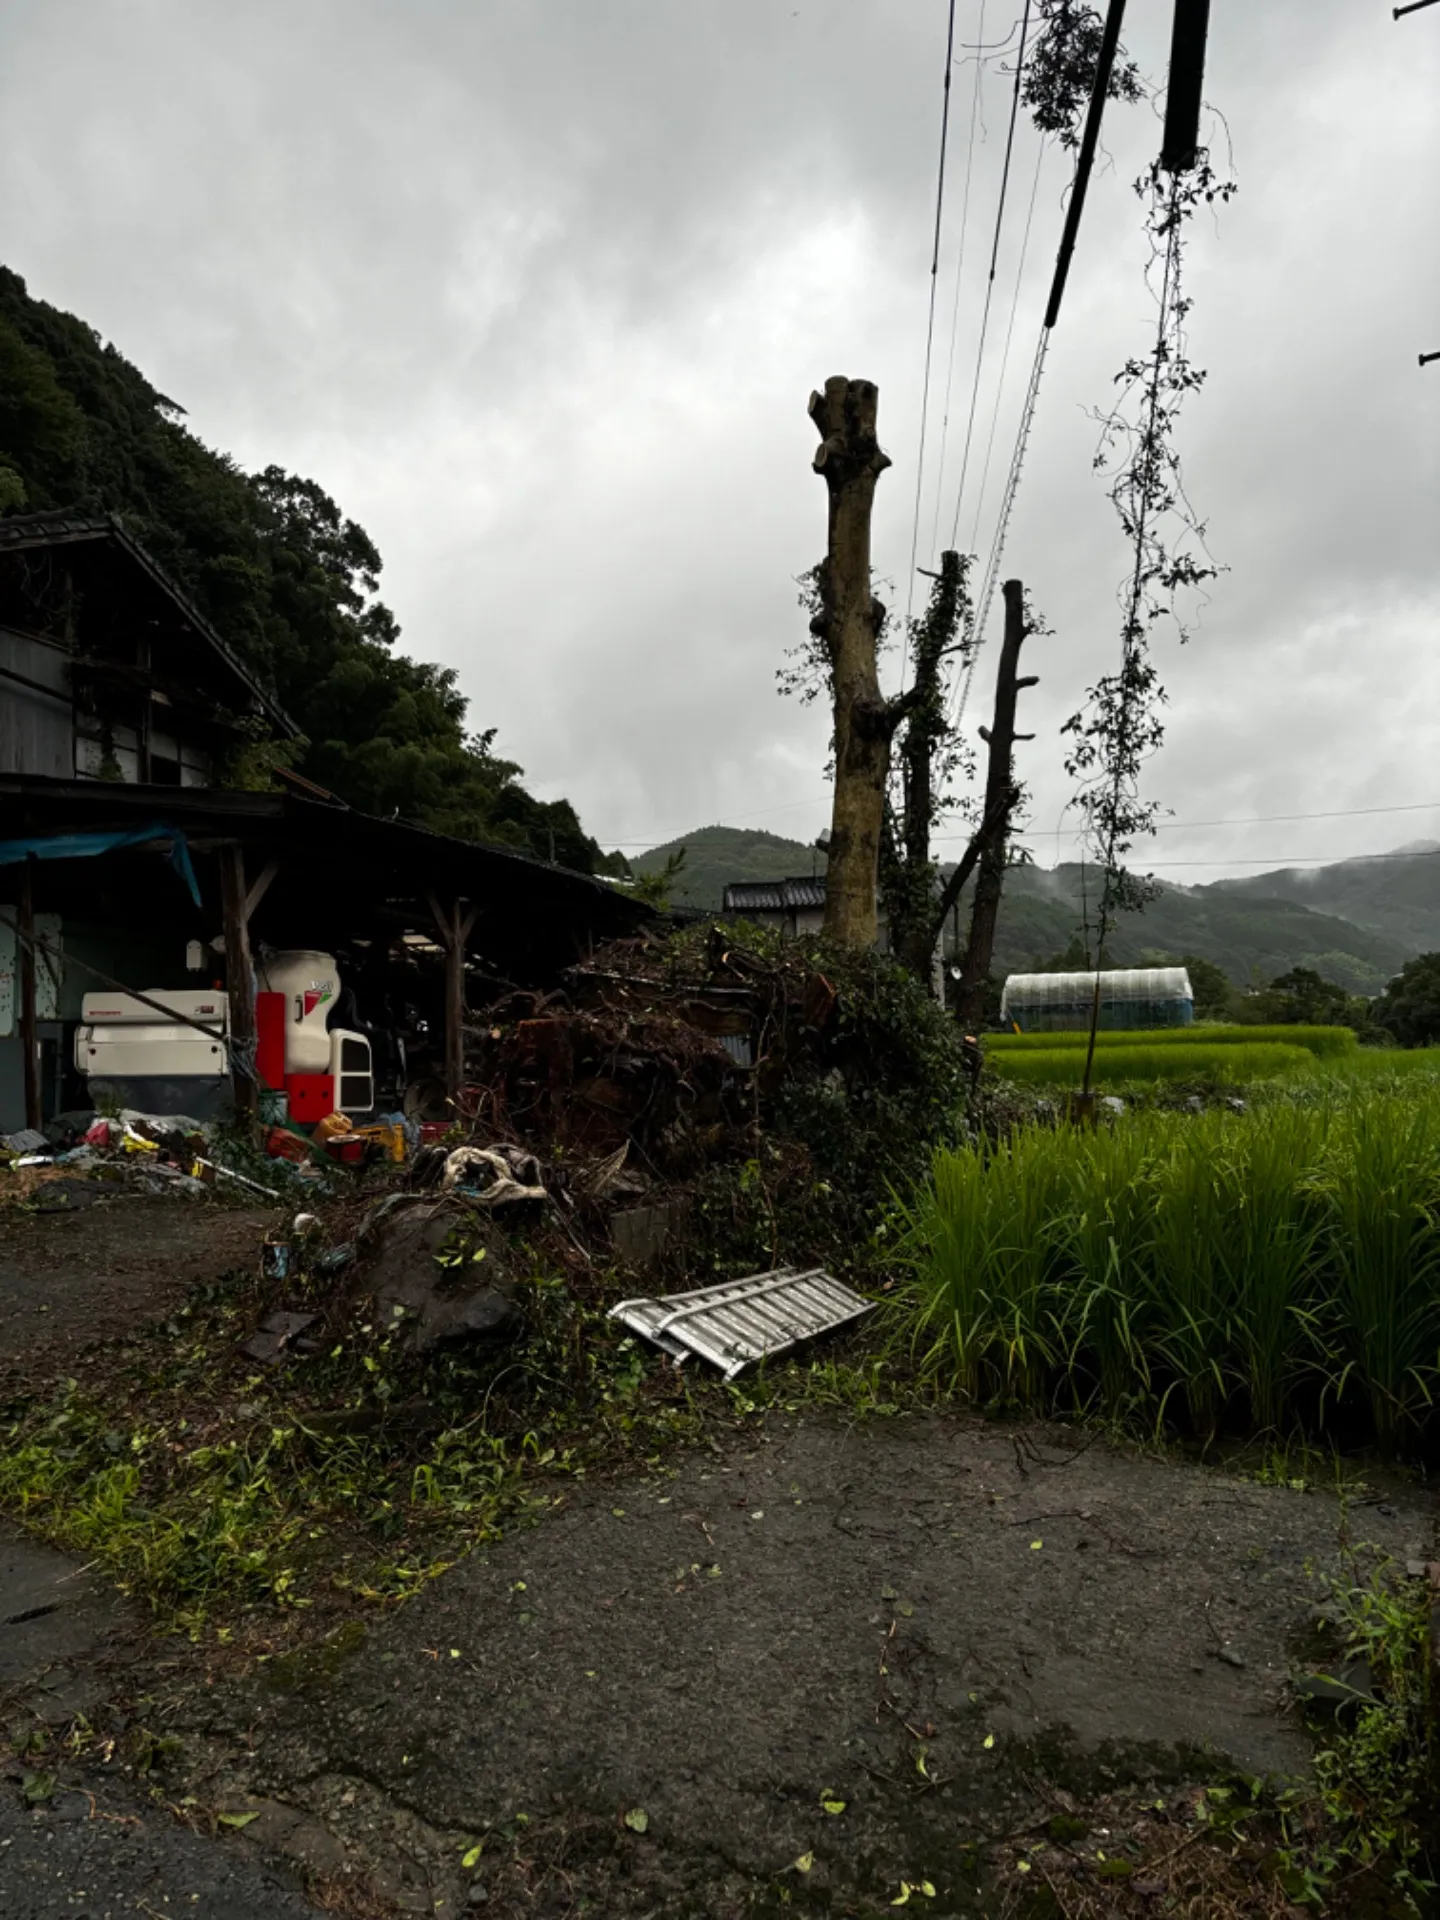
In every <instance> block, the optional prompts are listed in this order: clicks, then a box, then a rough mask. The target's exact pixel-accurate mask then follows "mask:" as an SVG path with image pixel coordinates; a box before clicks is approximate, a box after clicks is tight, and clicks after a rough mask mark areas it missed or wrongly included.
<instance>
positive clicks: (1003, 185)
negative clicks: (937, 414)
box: [950, 0, 1030, 547]
mask: <svg viewBox="0 0 1440 1920" xmlns="http://www.w3.org/2000/svg"><path fill="white" fill-rule="evenodd" d="M1029 31H1030V0H1025V12H1024V14H1023V16H1022V17H1021V21H1020V52H1019V55H1018V56H1017V58H1016V61H1015V86H1014V90H1013V92H1012V94H1011V97H1010V125H1009V127H1008V129H1007V131H1006V135H1005V163H1004V165H1003V167H1002V168H1001V171H1000V198H999V201H998V203H997V205H996V208H995V238H994V241H993V242H992V244H991V248H990V272H989V276H988V277H987V279H986V282H985V305H984V308H983V309H982V311H981V315H980V343H979V345H978V347H977V348H976V351H975V379H974V383H973V385H972V386H971V389H970V414H969V418H968V419H967V421H966V424H965V451H964V453H963V454H962V455H961V457H960V485H959V487H958V488H957V489H956V492H955V520H954V525H953V526H952V527H951V530H950V545H951V546H952V547H954V546H955V544H956V542H957V541H958V539H959V537H960V508H961V504H962V503H963V501H964V498H965V479H966V475H967V474H968V472H969V469H970V445H971V441H972V440H973V438H974V433H975V409H976V407H977V405H978V404H979V400H980V376H981V374H982V372H983V371H984V366H985V340H986V336H987V334H988V333H989V329H990V305H991V302H992V300H993V299H994V296H995V267H996V264H997V262H998V261H999V258H1000V235H1001V232H1002V230H1003V228H1004V224H1005V204H1006V200H1007V198H1008V195H1009V191H1010V160H1011V156H1012V154H1013V153H1014V151H1015V123H1016V121H1017V120H1018V118H1019V116H1020V84H1021V80H1022V79H1023V77H1024V73H1025V43H1026V40H1027V38H1028V36H1029Z"/></svg>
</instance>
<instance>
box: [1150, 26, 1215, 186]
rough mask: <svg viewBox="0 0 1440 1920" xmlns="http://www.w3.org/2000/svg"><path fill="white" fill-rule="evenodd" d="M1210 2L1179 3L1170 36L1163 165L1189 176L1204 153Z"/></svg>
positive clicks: (1162, 146)
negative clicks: (1203, 109) (1202, 133)
mask: <svg viewBox="0 0 1440 1920" xmlns="http://www.w3.org/2000/svg"><path fill="white" fill-rule="evenodd" d="M1209 26H1210V0H1175V22H1174V26H1173V27H1172V29H1171V34H1170V83H1169V85H1168V87H1167V88H1166V90H1165V137H1164V140H1163V142H1162V143H1161V147H1160V164H1161V166H1162V167H1164V168H1165V170H1166V172H1167V173H1188V172H1189V171H1190V169H1191V168H1192V167H1193V166H1194V164H1195V162H1196V160H1197V159H1198V157H1199V152H1200V95H1201V92H1202V90H1203V88H1204V85H1205V38H1206V34H1207V32H1208V30H1209Z"/></svg>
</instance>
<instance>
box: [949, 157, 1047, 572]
mask: <svg viewBox="0 0 1440 1920" xmlns="http://www.w3.org/2000/svg"><path fill="white" fill-rule="evenodd" d="M1049 144H1050V143H1049V141H1048V140H1042V141H1041V142H1040V147H1039V151H1038V152H1037V153H1036V155H1035V177H1034V179H1033V180H1032V181H1031V182H1030V204H1029V206H1028V207H1027V208H1026V210H1025V232H1024V234H1023V235H1022V237H1021V241H1020V264H1019V266H1018V267H1017V268H1016V271H1015V292H1014V295H1013V297H1012V299H1011V301H1010V319H1009V321H1008V323H1007V324H1006V327H1005V347H1004V351H1003V352H1002V353H1001V355H1000V374H999V378H998V379H997V380H996V382H995V405H994V407H993V408H992V409H991V412H990V432H989V434H988V436H987V438H986V441H985V464H984V465H983V466H982V467H981V469H980V492H979V496H978V498H977V499H976V502H975V524H974V526H973V527H972V528H971V530H970V547H969V551H970V552H971V553H978V552H979V551H980V519H981V515H982V514H983V512H984V509H985V489H986V487H987V486H988V484H989V480H990V460H991V456H992V455H993V453H994V451H995V430H996V428H997V427H998V426H999V424H1000V405H1001V402H1002V401H1003V400H1004V398H1005V375H1006V373H1007V371H1008V370H1009V366H1010V347H1011V343H1012V342H1013V340H1014V338H1015V317H1016V315H1017V314H1018V313H1019V311H1020V294H1021V292H1022V290H1023V288H1024V284H1025V259H1026V255H1027V254H1028V253H1029V251H1030V229H1031V227H1032V225H1033V224H1034V220H1035V202H1036V199H1037V198H1038V196H1039V192H1040V175H1041V172H1042V171H1043V169H1044V165H1045V152H1046V149H1047V147H1048V146H1049Z"/></svg>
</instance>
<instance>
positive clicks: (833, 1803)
mask: <svg viewBox="0 0 1440 1920" xmlns="http://www.w3.org/2000/svg"><path fill="white" fill-rule="evenodd" d="M820 1805H821V1807H822V1808H823V1809H824V1811H825V1812H826V1813H830V1814H835V1813H844V1811H845V1802H844V1801H843V1800H837V1799H836V1797H835V1795H834V1794H832V1793H831V1792H830V1790H829V1788H828V1787H827V1788H826V1790H825V1792H824V1793H822V1794H821V1796H820Z"/></svg>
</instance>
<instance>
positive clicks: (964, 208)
mask: <svg viewBox="0 0 1440 1920" xmlns="http://www.w3.org/2000/svg"><path fill="white" fill-rule="evenodd" d="M984 41H985V0H980V25H979V29H978V40H977V52H976V56H975V86H974V90H973V92H972V94H971V97H970V133H969V136H968V138H967V140H966V142H965V186H964V190H963V192H962V193H961V196H960V246H959V249H958V251H957V254H956V258H955V299H954V302H953V304H952V306H951V309H950V351H949V355H948V357H947V360H946V369H945V410H944V412H943V414H942V415H941V418H940V463H939V465H938V466H937V468H936V469H935V519H934V522H933V524H932V525H931V528H930V560H931V564H932V565H933V564H934V560H935V550H936V548H937V546H938V545H939V543H940V502H941V498H942V495H943V493H944V488H945V447H946V444H947V441H948V439H949V434H950V395H951V392H952V390H953V388H954V384H955V342H956V340H957V339H958V338H959V334H960V288H961V285H962V283H963V281H964V278H965V240H966V237H967V235H968V233H969V230H970V181H971V177H972V175H973V173H974V167H975V128H976V126H977V125H978V124H979V120H980V81H981V79H982V77H983V76H984V72H985V63H984V61H983V60H982V59H981V58H980V55H979V51H978V48H979V47H981V46H983V45H984ZM911 578H912V580H913V578H914V569H913V568H912V569H911Z"/></svg>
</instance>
